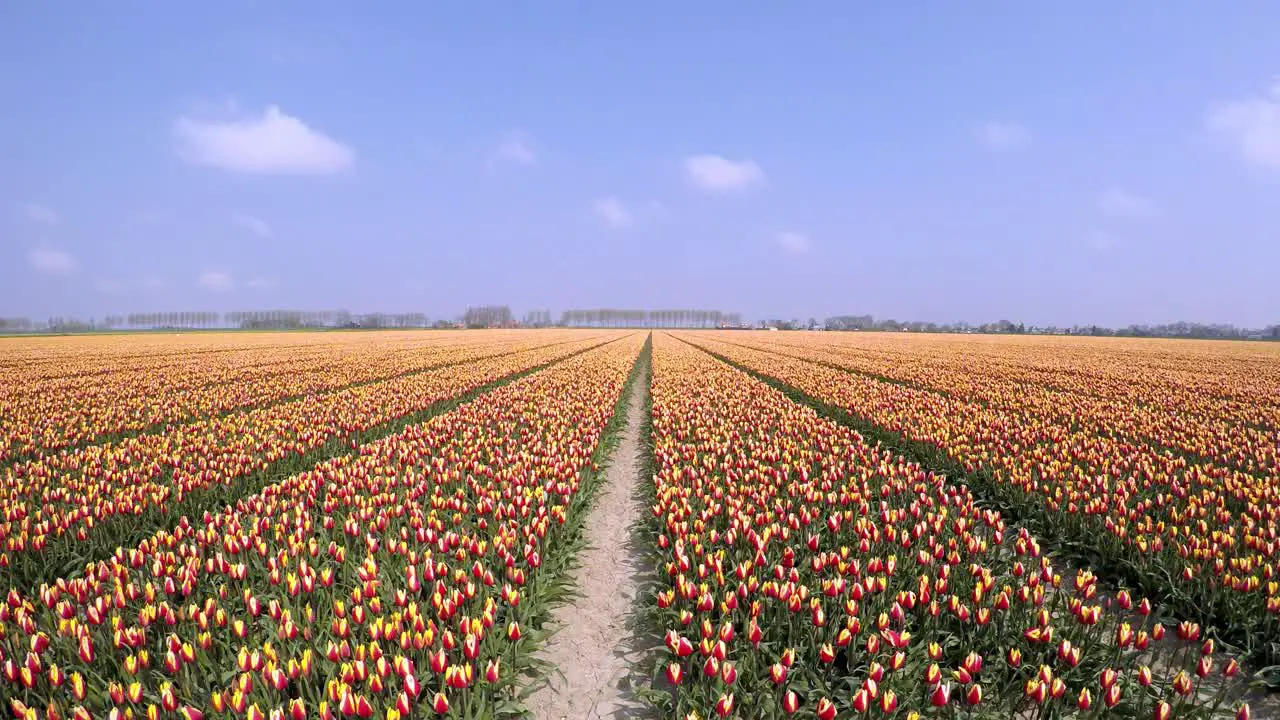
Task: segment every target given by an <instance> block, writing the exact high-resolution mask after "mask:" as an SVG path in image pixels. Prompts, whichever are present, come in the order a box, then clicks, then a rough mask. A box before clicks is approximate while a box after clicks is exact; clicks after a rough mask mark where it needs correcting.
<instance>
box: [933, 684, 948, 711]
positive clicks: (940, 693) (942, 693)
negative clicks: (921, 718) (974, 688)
mask: <svg viewBox="0 0 1280 720" xmlns="http://www.w3.org/2000/svg"><path fill="white" fill-rule="evenodd" d="M950 701H951V686H950V685H947V684H946V683H937V684H935V685H934V686H933V691H932V692H930V693H929V703H930V704H932V705H933V706H934V707H943V706H944V705H946V704H947V703H948V702H950Z"/></svg>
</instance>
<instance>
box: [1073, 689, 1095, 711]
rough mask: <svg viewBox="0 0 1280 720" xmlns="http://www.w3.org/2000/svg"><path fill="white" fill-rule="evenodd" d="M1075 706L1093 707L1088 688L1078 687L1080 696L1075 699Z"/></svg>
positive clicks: (1091, 696)
mask: <svg viewBox="0 0 1280 720" xmlns="http://www.w3.org/2000/svg"><path fill="white" fill-rule="evenodd" d="M1076 707H1078V708H1080V709H1081V710H1088V709H1089V708H1090V707H1093V694H1092V693H1090V692H1089V688H1080V697H1079V698H1077V699H1076Z"/></svg>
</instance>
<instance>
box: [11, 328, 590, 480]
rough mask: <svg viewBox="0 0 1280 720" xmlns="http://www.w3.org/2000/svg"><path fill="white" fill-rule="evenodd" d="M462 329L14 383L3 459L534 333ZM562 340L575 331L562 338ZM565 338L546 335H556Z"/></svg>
mask: <svg viewBox="0 0 1280 720" xmlns="http://www.w3.org/2000/svg"><path fill="white" fill-rule="evenodd" d="M501 339H502V336H497V337H495V336H492V335H483V334H482V335H480V336H479V337H478V338H477V337H475V336H473V337H471V338H466V337H465V336H459V335H452V336H446V337H440V338H436V337H433V336H428V337H427V339H426V340H424V339H422V337H421V336H418V338H416V339H411V338H402V339H396V338H385V339H384V338H379V341H378V342H367V341H366V342H361V343H353V342H350V341H348V342H342V343H330V344H326V345H316V344H315V343H314V342H313V343H311V344H299V345H286V346H284V347H273V348H269V349H267V350H261V351H244V352H219V353H208V354H203V355H195V356H189V357H187V358H172V357H169V356H161V357H159V358H147V359H144V360H142V361H141V362H140V363H139V365H138V366H136V367H132V368H118V367H116V368H113V367H112V365H111V363H109V362H107V363H104V366H105V367H104V368H103V370H104V372H101V373H93V374H87V375H86V374H79V375H73V376H70V377H55V378H47V379H43V380H32V381H26V382H24V381H22V380H20V379H15V380H14V381H13V382H10V383H7V384H6V385H5V387H6V388H10V392H8V393H5V394H4V395H3V396H0V461H3V460H4V459H6V458H7V457H20V456H23V455H29V454H32V453H37V452H49V451H51V450H57V449H59V448H63V447H66V446H71V445H81V444H84V443H88V442H95V441H97V440H99V439H100V438H103V437H110V436H112V435H119V434H123V433H127V432H136V431H141V430H147V429H150V428H155V427H157V426H163V425H167V424H171V423H177V422H184V421H189V420H191V419H193V418H203V417H209V416H213V415H217V414H221V413H226V412H230V411H235V410H242V409H245V408H253V407H256V406H260V405H264V404H267V403H270V402H275V401H278V400H281V399H285V398H290V397H297V396H302V395H306V394H311V393H323V392H329V391H333V390H335V389H338V388H342V387H346V386H350V385H354V384H356V383H361V382H370V381H375V380H379V379H384V378H390V377H394V376H397V375H404V374H406V373H411V372H416V371H421V370H424V369H427V368H431V367H435V366H439V365H443V364H451V363H460V362H468V361H471V360H477V359H481V358H484V357H489V356H492V355H496V354H501V353H504V352H510V351H511V350H514V349H521V348H527V347H528V346H529V344H530V343H529V342H528V340H527V339H525V340H524V341H520V340H518V339H507V340H505V341H501ZM559 339H561V340H564V339H569V338H567V337H566V338H559ZM556 340H557V338H550V337H548V338H545V339H544V340H543V341H544V342H548V343H550V342H555V341H556Z"/></svg>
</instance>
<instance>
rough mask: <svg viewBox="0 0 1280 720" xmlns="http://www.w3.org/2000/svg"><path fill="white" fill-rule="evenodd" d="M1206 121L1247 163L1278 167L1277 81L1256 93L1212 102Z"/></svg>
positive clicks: (1279, 98) (1279, 110)
mask: <svg viewBox="0 0 1280 720" xmlns="http://www.w3.org/2000/svg"><path fill="white" fill-rule="evenodd" d="M1205 124H1206V125H1207V126H1208V128H1209V131H1210V132H1212V133H1213V134H1214V135H1216V136H1217V137H1219V138H1221V139H1222V140H1223V141H1224V142H1226V143H1227V144H1228V145H1229V146H1230V147H1231V148H1232V150H1234V151H1235V153H1236V154H1237V155H1239V156H1240V157H1241V158H1242V159H1243V160H1244V161H1245V162H1246V163H1248V164H1250V165H1253V166H1255V167H1260V168H1264V169H1267V170H1280V81H1276V82H1275V83H1273V84H1272V85H1271V87H1270V88H1268V89H1267V90H1266V91H1265V92H1263V93H1260V94H1258V95H1254V96H1251V97H1246V98H1241V99H1238V100H1233V101H1231V102H1225V103H1219V104H1218V105H1215V106H1214V107H1212V108H1210V109H1209V112H1208V113H1207V114H1206V116H1205Z"/></svg>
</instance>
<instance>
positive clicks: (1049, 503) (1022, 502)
mask: <svg viewBox="0 0 1280 720" xmlns="http://www.w3.org/2000/svg"><path fill="white" fill-rule="evenodd" d="M696 342H699V343H701V344H703V345H705V346H706V347H707V348H710V349H713V350H715V351H716V352H717V353H720V354H722V355H724V356H725V357H727V358H730V359H732V360H733V361H735V362H737V363H740V364H742V365H743V366H745V367H748V368H750V369H752V370H754V371H757V372H759V373H761V374H764V375H766V376H769V377H772V378H775V379H777V380H779V381H781V382H783V383H785V384H786V385H789V386H791V387H793V388H795V389H797V390H799V391H801V392H803V393H805V394H807V395H808V396H810V397H812V398H816V399H818V400H820V401H822V402H824V403H827V404H829V405H832V406H835V407H839V408H841V409H843V410H846V411H847V412H849V413H850V414H851V415H853V416H856V417H857V418H861V419H862V420H864V421H866V422H867V423H869V424H870V425H872V426H874V427H875V428H878V429H883V430H887V431H889V432H891V433H892V434H894V435H895V436H897V437H901V438H903V439H905V440H907V441H910V442H914V443H917V444H918V445H919V447H921V448H922V452H923V453H924V454H925V455H928V456H929V458H930V463H931V465H933V466H935V467H939V468H943V469H947V470H949V471H952V472H959V473H961V474H965V475H967V476H968V477H969V479H970V481H972V482H980V483H982V484H983V488H982V492H983V493H984V496H985V499H988V500H992V501H998V502H1000V503H1003V506H1004V507H1009V508H1014V509H1016V510H1017V512H1018V513H1019V514H1020V515H1025V516H1027V517H1028V518H1031V519H1034V520H1036V521H1037V522H1038V523H1039V525H1040V527H1041V528H1043V530H1042V531H1043V532H1044V533H1045V534H1046V536H1049V537H1053V538H1055V540H1059V541H1065V542H1067V543H1070V544H1071V545H1074V546H1076V547H1083V548H1085V550H1086V552H1088V553H1089V554H1090V555H1091V557H1093V558H1095V559H1094V560H1093V562H1095V563H1097V564H1098V565H1099V566H1100V567H1104V568H1105V574H1109V575H1113V576H1114V577H1112V578H1111V579H1113V580H1118V581H1122V582H1124V583H1127V584H1132V585H1135V586H1136V587H1139V588H1141V589H1142V590H1143V592H1145V593H1146V594H1149V595H1152V596H1156V597H1161V598H1164V599H1165V601H1166V604H1168V605H1169V606H1170V607H1171V608H1172V609H1175V610H1177V611H1178V612H1180V613H1181V614H1183V615H1184V616H1189V617H1194V618H1199V619H1201V620H1202V621H1205V622H1210V623H1212V624H1213V625H1215V626H1216V627H1217V629H1218V630H1220V631H1222V632H1223V633H1225V634H1226V635H1228V636H1230V637H1232V639H1233V641H1238V642H1240V643H1241V644H1244V645H1248V646H1249V647H1250V648H1251V651H1252V653H1253V655H1254V657H1255V658H1256V659H1258V660H1261V661H1263V663H1264V664H1270V663H1271V662H1274V661H1275V659H1276V658H1275V652H1276V649H1275V648H1274V647H1273V646H1272V645H1271V644H1270V642H1269V640H1270V639H1273V638H1275V637H1277V636H1280V530H1278V529H1277V528H1280V485H1277V484H1276V482H1275V479H1274V478H1263V477H1258V476H1254V475H1250V474H1247V473H1242V472H1239V471H1227V470H1224V469H1222V468H1213V467H1206V466H1203V465H1200V464H1197V463H1194V462H1191V461H1188V460H1187V459H1186V458H1184V457H1180V456H1177V455H1175V454H1172V453H1167V452H1158V451H1155V450H1153V449H1152V448H1151V446H1149V445H1145V444H1138V443H1132V442H1121V441H1118V440H1116V439H1114V438H1111V437H1108V436H1105V435H1100V434H1096V433H1092V432H1089V431H1086V430H1082V429H1079V428H1073V427H1071V426H1067V425H1063V424H1059V423H1055V422H1053V421H1051V420H1048V419H1046V418H1045V417H1044V416H1043V415H1042V414H1040V413H1038V412H1037V411H1036V410H1035V409H1033V408H1017V407H1012V406H1010V407H1005V406H1000V405H997V404H983V403H978V402H975V401H971V400H966V399H964V398H962V397H960V396H957V395H949V394H942V393H936V392H929V391H926V390H922V389H920V388H916V387H911V386H909V385H904V384H897V383H890V382H885V381H881V380H877V379H873V378H870V377H867V376H865V375H860V374H856V373H850V372H847V371H844V370H841V369H836V368H832V367H829V366H828V365H825V364H822V363H820V362H814V361H810V360H806V359H801V358H798V357H793V356H791V355H782V354H778V353H772V352H767V351H763V350H756V349H752V348H749V347H747V346H744V345H742V344H739V343H734V344H729V343H725V342H720V341H717V340H714V339H711V338H707V337H705V336H703V337H699V338H698V339H697V340H696ZM1100 572H1104V571H1103V570H1100Z"/></svg>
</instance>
